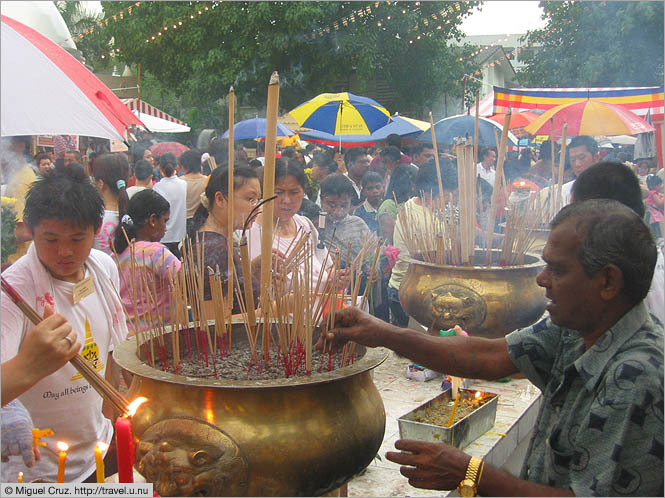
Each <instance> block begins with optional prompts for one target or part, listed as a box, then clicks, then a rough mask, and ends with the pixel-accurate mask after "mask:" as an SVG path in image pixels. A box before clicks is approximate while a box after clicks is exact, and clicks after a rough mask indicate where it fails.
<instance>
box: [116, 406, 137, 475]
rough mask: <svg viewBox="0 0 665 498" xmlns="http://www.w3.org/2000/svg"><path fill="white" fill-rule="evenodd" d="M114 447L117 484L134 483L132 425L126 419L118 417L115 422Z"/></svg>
mask: <svg viewBox="0 0 665 498" xmlns="http://www.w3.org/2000/svg"><path fill="white" fill-rule="evenodd" d="M115 447H116V457H117V459H118V482H134V471H133V467H134V441H133V440H132V423H131V422H130V421H129V419H128V418H127V417H118V418H117V419H116V421H115Z"/></svg>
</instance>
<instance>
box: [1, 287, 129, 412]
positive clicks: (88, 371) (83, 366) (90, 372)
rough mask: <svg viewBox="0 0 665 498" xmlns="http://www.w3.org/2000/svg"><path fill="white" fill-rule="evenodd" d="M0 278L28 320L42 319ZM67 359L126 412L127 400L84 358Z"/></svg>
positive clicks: (100, 391)
mask: <svg viewBox="0 0 665 498" xmlns="http://www.w3.org/2000/svg"><path fill="white" fill-rule="evenodd" d="M0 279H1V282H2V290H3V291H4V292H5V294H7V296H9V298H10V299H11V300H12V301H13V302H14V304H16V306H17V307H18V308H19V309H20V310H21V311H22V312H23V314H24V315H25V316H26V318H27V319H28V320H30V321H31V322H32V323H33V324H34V325H38V324H39V323H40V322H41V321H42V317H40V316H39V315H38V314H37V312H36V311H35V310H34V309H32V307H31V306H30V305H29V304H28V303H26V302H25V300H24V299H23V298H22V297H21V295H20V294H19V293H18V292H17V291H16V289H14V287H12V286H11V285H10V284H9V282H7V280H5V277H0ZM69 361H70V362H71V363H72V365H74V367H75V368H76V370H78V372H79V373H80V374H81V375H82V376H83V378H84V379H85V380H87V381H88V383H89V384H90V385H91V386H92V388H93V389H94V390H95V391H97V392H98V393H99V395H100V396H101V397H102V398H104V399H107V400H108V401H109V402H110V403H111V404H113V406H115V407H116V408H117V409H118V410H119V411H120V412H122V413H127V405H128V404H129V403H128V402H127V400H126V399H125V398H123V397H122V395H121V394H120V393H119V392H118V391H117V390H116V388H115V387H113V386H112V385H111V384H110V383H109V382H108V381H107V380H106V379H104V378H103V377H102V376H100V375H99V374H98V373H97V371H96V370H95V369H94V368H93V367H92V366H90V364H89V363H88V362H87V361H86V360H84V359H83V358H82V357H81V356H79V355H78V354H77V355H76V356H74V357H73V358H72V359H71V360H69Z"/></svg>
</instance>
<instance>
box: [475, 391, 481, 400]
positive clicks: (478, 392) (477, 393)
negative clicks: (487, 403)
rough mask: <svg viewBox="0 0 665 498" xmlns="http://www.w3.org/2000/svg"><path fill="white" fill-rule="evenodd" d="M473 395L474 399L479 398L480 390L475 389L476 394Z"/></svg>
mask: <svg viewBox="0 0 665 498" xmlns="http://www.w3.org/2000/svg"><path fill="white" fill-rule="evenodd" d="M474 396H475V398H476V399H479V398H480V397H481V396H482V394H480V391H476V394H474Z"/></svg>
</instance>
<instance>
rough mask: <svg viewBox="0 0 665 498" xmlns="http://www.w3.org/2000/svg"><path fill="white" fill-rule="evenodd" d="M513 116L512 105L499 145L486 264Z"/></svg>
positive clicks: (491, 240)
mask: <svg viewBox="0 0 665 498" xmlns="http://www.w3.org/2000/svg"><path fill="white" fill-rule="evenodd" d="M511 116H512V107H509V108H508V112H506V116H505V119H504V122H503V129H502V130H501V143H500V145H499V158H498V160H497V163H496V174H495V177H494V189H493V190H492V200H491V202H490V211H489V222H488V224H487V244H486V246H485V247H487V255H486V258H485V260H486V261H485V262H486V264H489V262H490V257H491V255H492V252H491V249H492V246H493V242H494V221H495V220H496V204H497V199H498V196H499V190H500V189H501V179H502V178H503V162H504V160H505V158H506V147H507V144H508V130H509V129H510V118H511Z"/></svg>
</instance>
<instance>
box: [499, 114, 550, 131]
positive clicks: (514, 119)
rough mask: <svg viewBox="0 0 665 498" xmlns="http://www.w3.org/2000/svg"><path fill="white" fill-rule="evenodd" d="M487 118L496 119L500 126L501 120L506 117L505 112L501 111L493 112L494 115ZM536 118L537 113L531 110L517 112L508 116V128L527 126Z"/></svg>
mask: <svg viewBox="0 0 665 498" xmlns="http://www.w3.org/2000/svg"><path fill="white" fill-rule="evenodd" d="M487 119H491V120H492V121H496V122H497V123H499V124H500V125H501V126H503V122H504V120H505V119H506V113H505V112H501V113H499V114H495V115H494V116H490V117H489V118H487ZM536 119H538V114H536V113H535V112H531V111H524V112H517V113H515V114H513V115H512V116H511V117H510V129H511V130H514V129H516V128H524V127H525V126H528V125H530V124H531V123H533V122H534V121H535V120H536Z"/></svg>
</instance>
